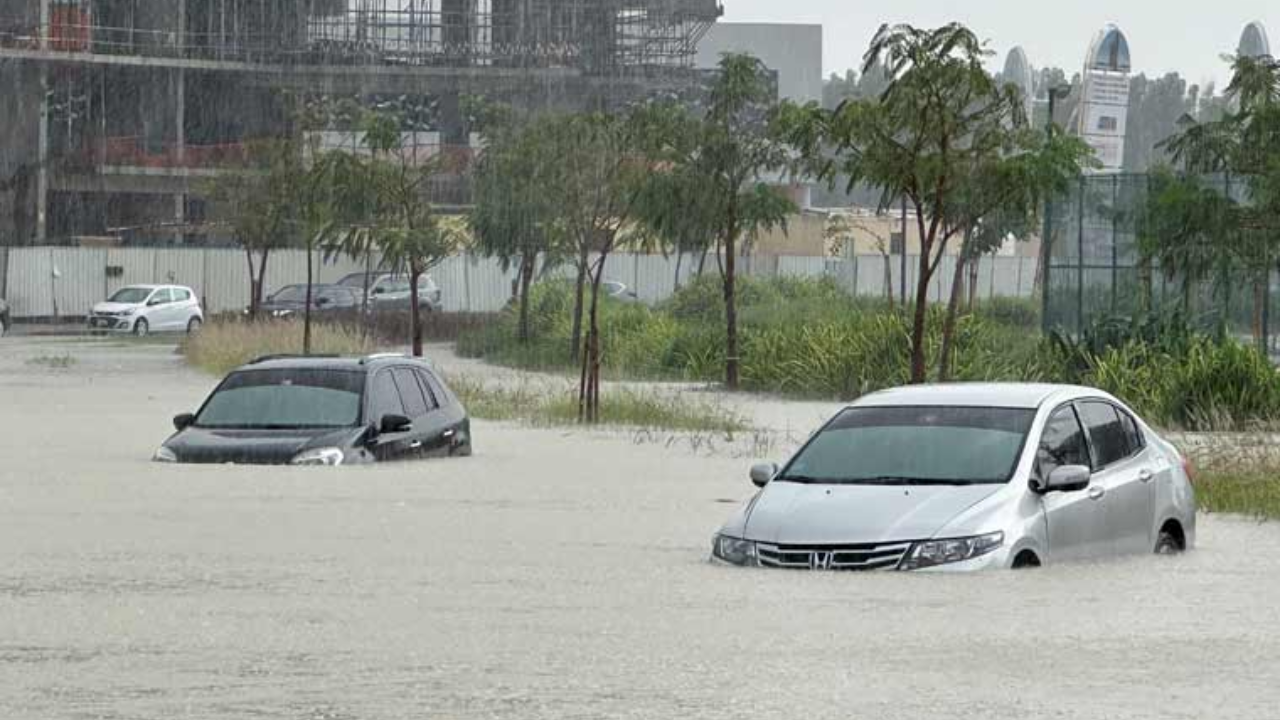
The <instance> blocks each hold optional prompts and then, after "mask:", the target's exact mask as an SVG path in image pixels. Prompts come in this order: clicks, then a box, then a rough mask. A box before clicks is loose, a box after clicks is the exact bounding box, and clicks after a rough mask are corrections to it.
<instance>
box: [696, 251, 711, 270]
mask: <svg viewBox="0 0 1280 720" xmlns="http://www.w3.org/2000/svg"><path fill="white" fill-rule="evenodd" d="M709 252H711V248H710V246H708V247H704V248H702V258H701V259H699V260H698V277H702V273H703V272H705V271H706V269H707V253H709Z"/></svg>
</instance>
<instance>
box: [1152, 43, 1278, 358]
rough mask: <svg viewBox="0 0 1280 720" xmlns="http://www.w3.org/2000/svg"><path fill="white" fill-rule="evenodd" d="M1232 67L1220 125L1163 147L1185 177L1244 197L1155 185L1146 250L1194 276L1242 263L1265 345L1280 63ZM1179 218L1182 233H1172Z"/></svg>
mask: <svg viewBox="0 0 1280 720" xmlns="http://www.w3.org/2000/svg"><path fill="white" fill-rule="evenodd" d="M1229 60H1230V61H1231V63H1232V78H1231V84H1230V85H1229V86H1228V87H1227V90H1226V99H1227V101H1228V103H1227V105H1229V107H1226V108H1225V109H1221V112H1220V113H1216V114H1219V115H1220V117H1216V118H1215V119H1209V120H1205V121H1203V122H1196V121H1194V120H1190V121H1188V122H1186V123H1184V126H1183V129H1182V130H1181V131H1180V132H1178V133H1177V134H1175V135H1173V136H1172V137H1170V138H1169V139H1168V140H1167V141H1166V142H1165V143H1164V144H1163V146H1164V147H1166V148H1167V149H1168V150H1169V152H1170V154H1171V155H1172V157H1173V159H1174V162H1175V163H1177V164H1178V165H1179V166H1180V167H1181V168H1182V169H1183V170H1184V172H1186V173H1190V174H1202V173H1221V174H1223V176H1224V177H1225V178H1226V182H1227V183H1234V186H1235V187H1237V188H1240V189H1241V190H1242V192H1241V193H1239V195H1237V194H1236V193H1235V192H1232V191H1231V187H1230V186H1228V187H1227V188H1225V190H1226V192H1215V191H1212V190H1207V189H1206V188H1204V187H1203V184H1202V183H1200V182H1199V181H1197V180H1194V179H1192V178H1189V177H1182V178H1177V177H1172V176H1168V177H1163V178H1157V180H1159V181H1160V182H1159V184H1158V185H1156V186H1155V187H1154V188H1153V192H1152V194H1151V200H1149V204H1148V211H1147V213H1146V220H1147V224H1148V230H1147V232H1145V233H1143V239H1144V240H1145V241H1146V246H1145V248H1144V250H1145V252H1146V254H1147V255H1148V256H1150V257H1155V258H1156V259H1158V260H1160V261H1161V264H1162V266H1166V265H1167V264H1171V265H1174V266H1176V267H1178V268H1179V269H1180V270H1182V271H1183V272H1184V273H1190V274H1195V273H1203V272H1204V271H1205V270H1206V268H1208V267H1212V266H1214V265H1215V264H1216V263H1220V262H1222V261H1223V260H1224V259H1228V258H1229V259H1231V260H1232V261H1234V262H1236V263H1238V264H1239V265H1240V266H1241V267H1243V268H1244V269H1245V270H1246V271H1247V272H1248V273H1249V274H1250V275H1251V276H1252V278H1253V285H1254V308H1253V310H1254V318H1253V325H1254V333H1255V336H1256V337H1257V338H1258V340H1259V341H1260V342H1261V340H1262V337H1263V334H1264V333H1263V332H1262V313H1263V312H1264V308H1265V305H1266V298H1267V277H1268V275H1269V273H1270V270H1271V268H1272V265H1273V263H1275V262H1277V259H1280V214H1278V213H1280V62H1277V61H1276V60H1275V59H1274V58H1271V57H1266V56H1264V57H1248V56H1239V57H1231V58H1229ZM1161 212H1164V213H1166V214H1165V215H1161V214H1160V213H1161ZM1174 213H1177V214H1178V215H1175V217H1179V216H1180V217H1181V219H1182V220H1183V222H1184V226H1183V227H1182V228H1176V227H1169V224H1168V218H1169V216H1170V215H1172V214H1174ZM1166 271H1168V268H1167V266H1166ZM1184 277H1186V276H1184Z"/></svg>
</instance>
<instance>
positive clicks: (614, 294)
mask: <svg viewBox="0 0 1280 720" xmlns="http://www.w3.org/2000/svg"><path fill="white" fill-rule="evenodd" d="M600 292H602V293H604V294H605V297H609V298H613V299H614V300H619V301H621V302H630V303H636V302H640V296H639V295H637V294H636V293H635V291H634V290H632V289H631V288H629V287H627V286H626V284H625V283H621V282H618V281H617V280H605V281H603V282H601V283H600Z"/></svg>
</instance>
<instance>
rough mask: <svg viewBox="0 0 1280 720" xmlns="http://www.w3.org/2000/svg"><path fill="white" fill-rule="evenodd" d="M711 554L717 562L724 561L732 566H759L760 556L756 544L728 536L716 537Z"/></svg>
mask: <svg viewBox="0 0 1280 720" xmlns="http://www.w3.org/2000/svg"><path fill="white" fill-rule="evenodd" d="M711 554H712V555H713V556H714V557H715V558H716V559H717V560H723V561H725V562H727V563H729V564H730V565H751V566H754V565H756V564H757V559H758V557H759V556H758V555H757V554H756V544H755V543H753V542H751V541H750V540H740V539H738V538H735V537H729V536H728V535H716V536H715V538H714V539H713V540H712V542H711Z"/></svg>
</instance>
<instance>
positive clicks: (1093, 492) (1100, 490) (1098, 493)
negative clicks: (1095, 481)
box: [1089, 485, 1107, 500]
mask: <svg viewBox="0 0 1280 720" xmlns="http://www.w3.org/2000/svg"><path fill="white" fill-rule="evenodd" d="M1106 494H1107V489H1106V488H1104V487H1099V486H1097V485H1095V486H1093V487H1091V488H1089V499H1090V500H1101V499H1102V497H1103V496H1104V495H1106Z"/></svg>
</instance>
